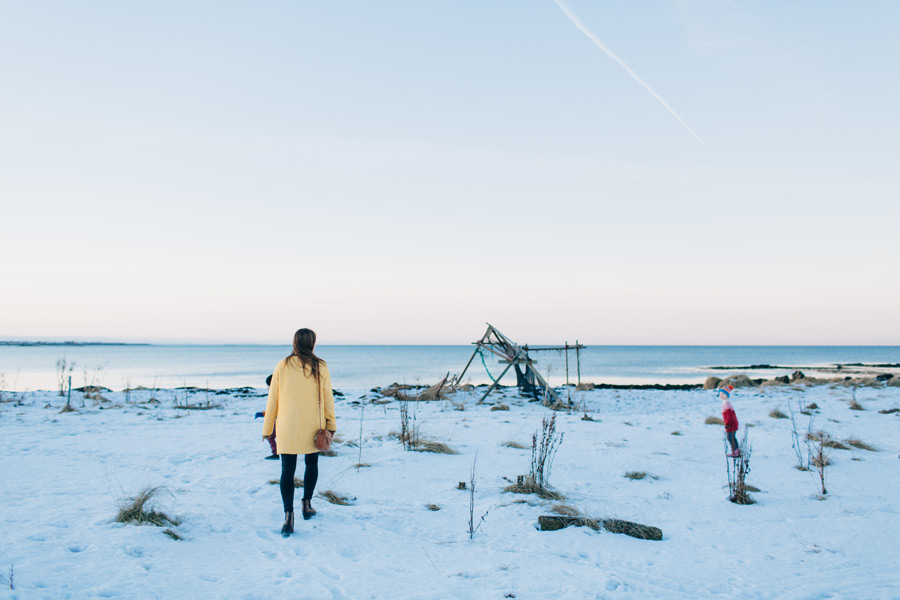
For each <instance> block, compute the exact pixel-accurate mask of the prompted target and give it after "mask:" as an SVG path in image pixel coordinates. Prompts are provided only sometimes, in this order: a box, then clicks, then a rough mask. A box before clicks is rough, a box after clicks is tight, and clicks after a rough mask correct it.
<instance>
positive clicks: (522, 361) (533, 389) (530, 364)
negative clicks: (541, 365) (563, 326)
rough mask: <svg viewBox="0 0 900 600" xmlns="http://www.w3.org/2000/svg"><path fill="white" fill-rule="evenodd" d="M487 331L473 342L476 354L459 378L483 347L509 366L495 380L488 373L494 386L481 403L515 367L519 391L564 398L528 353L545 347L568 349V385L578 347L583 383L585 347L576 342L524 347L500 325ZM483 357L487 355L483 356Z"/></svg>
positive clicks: (538, 396)
mask: <svg viewBox="0 0 900 600" xmlns="http://www.w3.org/2000/svg"><path fill="white" fill-rule="evenodd" d="M487 326H488V327H487V330H486V331H485V332H484V335H483V336H481V339H480V340H478V341H477V342H472V343H473V344H475V351H474V352H473V353H472V356H471V357H470V358H469V362H467V363H466V366H465V368H464V369H463V370H462V373H460V374H459V376H458V377H457V378H456V381H458V382H461V381H462V378H463V375H465V374H466V371H467V370H468V369H469V366H470V365H471V364H472V361H473V360H475V355H477V354H479V353H480V352H481V351H482V350H486V351H488V352H490V353H491V354H494V355H495V356H497V357H498V358H500V364H505V365H506V368H504V369H503V372H501V373H500V376H499V377H497V378H496V379H494V377H493V376H492V375H491V374H490V372H488V376H489V377H490V378H491V380H492V382H493V383H491V385H490V387H489V388H488V389H487V391H486V392H485V393H484V395H483V396H482V397H481V399H480V400H479V402H483V401H484V399H485V398H487V397H488V395H489V394H490V393H491V392H492V391H494V388H495V387H497V384H499V383H500V380H501V379H503V376H504V375H506V372H507V371H509V370H510V369H511V368H513V367H514V368H515V370H516V385H517V386H518V388H519V391H520V392H521V393H522V394H526V395H530V396H533V397H535V398H541V397H543V398H546V397H549V398H552V399H553V400H554V401H556V402H562V399H561V398H560V397H559V394H557V393H556V390H554V389H553V388H552V387H551V386H550V384H549V383H547V381H546V380H545V379H544V378H543V377H541V374H540V373H538V370H537V368H535V366H534V365H535V363H536V362H537V361H534V360H531V358H530V357H529V356H528V352H529V351H531V352H540V351H545V350H565V352H566V383H567V384H568V379H569V371H568V365H569V350H575V353H576V359H577V360H578V375H579V377H578V379H579V383H580V381H581V360H580V351H581V349H582V348H584V346H582V345H581V344H579V343H578V342H576V343H575V345H574V346H571V345H569V343H568V342H566V345H565V346H564V347H563V346H546V347H540V348H529V347H528V345H527V344H526V345H524V346H520V345H519V344H516V343H515V342H514V341H512V340H511V339H509V338H508V337H506V336H505V335H503V334H502V333H500V330H498V329H497V328H496V327H494V326H493V325H491V324H490V323H487ZM482 359H484V356H483V355H482ZM485 369H487V364H486V363H485Z"/></svg>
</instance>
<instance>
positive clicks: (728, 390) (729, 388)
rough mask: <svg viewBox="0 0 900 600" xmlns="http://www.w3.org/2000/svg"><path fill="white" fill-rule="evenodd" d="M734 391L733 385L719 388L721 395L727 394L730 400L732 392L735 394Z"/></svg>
mask: <svg viewBox="0 0 900 600" xmlns="http://www.w3.org/2000/svg"><path fill="white" fill-rule="evenodd" d="M733 391H734V386H733V385H723V386H722V387H720V388H719V393H720V394H725V395H726V396H727V397H729V398H731V392H733Z"/></svg>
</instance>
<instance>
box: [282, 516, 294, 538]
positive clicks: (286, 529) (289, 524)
mask: <svg viewBox="0 0 900 600" xmlns="http://www.w3.org/2000/svg"><path fill="white" fill-rule="evenodd" d="M292 533H294V511H290V512H285V513H284V525H282V526H281V535H282V537H289V536H290V535H291V534H292Z"/></svg>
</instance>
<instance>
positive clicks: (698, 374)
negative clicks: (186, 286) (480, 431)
mask: <svg viewBox="0 0 900 600" xmlns="http://www.w3.org/2000/svg"><path fill="white" fill-rule="evenodd" d="M289 350H290V349H289V348H288V347H287V346H239V345H231V346H226V345H220V346H195V345H177V346H175V345H173V346H169V345H151V346H0V389H5V390H15V391H25V390H50V389H55V387H56V361H57V360H58V359H60V358H65V359H66V360H67V361H70V362H72V361H74V363H75V365H76V366H75V370H74V371H73V372H72V385H73V387H79V386H81V385H83V384H84V381H85V370H87V375H86V377H87V378H88V380H90V379H91V378H95V377H96V379H97V380H99V381H100V384H101V385H104V386H106V387H108V388H112V389H114V390H119V389H123V388H124V387H126V386H127V385H131V386H138V385H143V386H147V387H150V386H154V385H155V386H157V387H177V386H181V385H192V386H197V387H211V388H226V387H240V386H253V387H265V377H266V375H267V374H269V373H271V372H272V368H273V367H274V366H275V363H277V362H278V360H279V359H281V358H282V357H283V356H285V355H287V354H288V352H289ZM472 351H473V348H472V346H319V347H318V348H317V350H316V352H317V354H319V355H320V356H321V357H322V358H324V359H325V360H327V361H328V364H329V367H330V369H331V373H332V380H333V384H334V387H335V388H337V389H341V388H344V389H353V388H372V387H379V386H384V385H389V384H391V383H394V382H397V383H406V384H417V383H421V384H431V383H434V382H436V381H438V380H439V379H440V378H441V377H443V376H444V375H445V374H447V372H450V373H451V374H455V373H459V372H460V371H461V370H462V369H463V367H464V366H465V364H466V362H467V361H468V360H469V357H470V356H471V355H472ZM534 357H535V358H537V360H538V367H539V369H540V371H541V373H542V374H544V375H545V376H546V375H547V373H548V371H549V377H550V382H551V383H552V384H554V385H560V384H563V383H565V382H566V361H565V356H564V354H563V353H562V352H540V353H536V354H534ZM834 363H900V346H589V347H588V348H586V349H584V350H582V351H581V355H580V371H581V380H582V381H585V382H593V383H695V382H702V381H703V380H704V379H705V378H706V377H708V376H709V375H719V376H721V375H722V373H723V372H722V371H718V370H711V369H710V367H714V366H742V365H759V364H769V365H779V366H784V367H785V368H780V369H771V370H765V371H750V372H748V374H750V375H751V376H752V377H772V376H776V375H784V374H789V373H790V371H791V368H792V367H800V366H802V367H812V366H828V365H832V364H834ZM485 367H487V369H488V370H489V371H490V372H491V374H492V375H493V376H494V377H497V376H498V375H499V374H500V372H501V371H502V369H503V365H500V364H499V363H498V362H497V360H496V358H492V357H490V356H487V357H485V360H484V362H482V360H481V358H480V357H479V356H476V358H475V360H474V361H473V363H472V365H471V366H470V367H469V370H468V372H467V373H466V379H467V380H470V381H471V382H472V383H476V384H477V383H489V382H490V379H489V378H488V375H487V372H486V370H485ZM578 368H579V365H578V362H577V361H576V355H575V352H574V351H570V352H569V381H571V382H572V383H575V382H576V381H577V379H578ZM732 372H735V373H736V372H741V371H740V370H739V369H735V370H733V371H728V373H729V374H731V373H732ZM503 383H506V384H510V385H511V384H514V383H515V376H514V375H511V374H507V376H506V377H504V378H503Z"/></svg>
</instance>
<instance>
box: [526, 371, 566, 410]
mask: <svg viewBox="0 0 900 600" xmlns="http://www.w3.org/2000/svg"><path fill="white" fill-rule="evenodd" d="M525 368H526V369H530V370H531V372H532V373H534V378H535V379H537V380H538V382H540V384H541V385H542V386H544V389H545V390H547V393H548V394H550V396H551V397H552V398H553V399H554V400H556V401H557V402H562V398H560V397H559V394H557V393H556V390H554V389H553V388H552V387H550V384H549V383H547V382H546V381H544V378H543V377H541V374H540V373H538V370H537V369H535V368H534V367H533V366H531V363H530V362H528V363H525Z"/></svg>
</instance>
